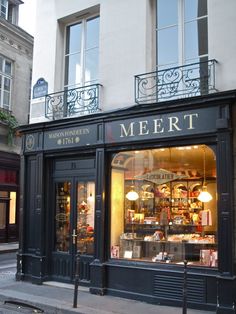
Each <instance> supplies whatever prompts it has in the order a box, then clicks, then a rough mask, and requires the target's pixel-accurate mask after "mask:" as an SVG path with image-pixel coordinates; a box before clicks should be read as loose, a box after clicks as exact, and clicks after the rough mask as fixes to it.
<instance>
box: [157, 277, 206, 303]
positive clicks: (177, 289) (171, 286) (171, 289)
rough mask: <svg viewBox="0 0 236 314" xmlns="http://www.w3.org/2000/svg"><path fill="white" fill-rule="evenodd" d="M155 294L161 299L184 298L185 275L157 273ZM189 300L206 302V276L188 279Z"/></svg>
mask: <svg viewBox="0 0 236 314" xmlns="http://www.w3.org/2000/svg"><path fill="white" fill-rule="evenodd" d="M153 294H154V296H155V297H157V298H160V299H170V300H180V301H181V300H182V299H183V277H181V276H170V275H168V276H167V275H155V276H154V282H153ZM187 300H188V302H194V303H205V302H206V281H205V279H204V278H196V277H190V278H188V279H187Z"/></svg>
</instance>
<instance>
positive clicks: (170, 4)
mask: <svg viewBox="0 0 236 314" xmlns="http://www.w3.org/2000/svg"><path fill="white" fill-rule="evenodd" d="M157 23H158V24H157V25H158V28H160V27H164V26H168V25H173V24H177V23H178V0H158V2H157Z"/></svg>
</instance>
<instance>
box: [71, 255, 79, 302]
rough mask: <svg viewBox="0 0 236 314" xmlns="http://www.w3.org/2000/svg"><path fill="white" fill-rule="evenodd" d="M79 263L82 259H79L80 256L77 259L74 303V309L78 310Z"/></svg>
mask: <svg viewBox="0 0 236 314" xmlns="http://www.w3.org/2000/svg"><path fill="white" fill-rule="evenodd" d="M79 261H80V257H79V255H77V258H76V267H75V287H74V302H73V307H74V308H77V299H78V287H79Z"/></svg>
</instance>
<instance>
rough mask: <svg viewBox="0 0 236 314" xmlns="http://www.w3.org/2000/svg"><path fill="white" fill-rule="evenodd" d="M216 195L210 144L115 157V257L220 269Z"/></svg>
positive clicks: (112, 227) (112, 204)
mask: <svg viewBox="0 0 236 314" xmlns="http://www.w3.org/2000/svg"><path fill="white" fill-rule="evenodd" d="M216 193H217V187H216V156H215V153H214V151H213V149H211V148H210V147H208V146H206V145H192V146H181V147H171V148H160V149H148V150H141V151H125V152H120V153H118V154H116V155H114V156H113V159H112V172H111V240H110V242H111V253H110V254H111V255H110V256H111V258H119V259H128V260H136V261H146V262H152V263H160V264H163V263H173V264H181V263H183V261H184V260H187V261H188V263H189V264H191V265H194V266H204V267H217V266H218V244H217V196H216Z"/></svg>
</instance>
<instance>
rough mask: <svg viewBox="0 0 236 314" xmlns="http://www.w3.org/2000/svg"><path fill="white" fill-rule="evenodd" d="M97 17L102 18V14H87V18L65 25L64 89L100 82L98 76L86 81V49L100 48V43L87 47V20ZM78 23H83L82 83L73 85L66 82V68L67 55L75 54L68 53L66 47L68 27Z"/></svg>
mask: <svg viewBox="0 0 236 314" xmlns="http://www.w3.org/2000/svg"><path fill="white" fill-rule="evenodd" d="M95 18H99V19H100V15H99V14H94V15H91V16H87V17H86V18H83V19H81V20H78V21H77V22H76V23H71V24H67V25H66V27H65V35H66V36H65V48H64V51H65V52H64V89H70V88H76V87H83V86H88V85H92V84H96V83H98V77H97V78H96V79H94V80H91V81H89V83H86V82H85V56H86V51H87V50H90V49H97V48H99V45H98V46H94V47H92V48H89V49H86V42H85V41H86V32H87V21H90V20H92V19H95ZM76 24H81V29H82V32H81V53H80V54H81V56H80V64H81V71H80V74H81V83H80V84H73V85H70V84H67V83H66V81H65V80H66V73H67V68H66V57H68V56H70V55H72V54H74V53H75V52H74V53H72V54H70V53H68V54H67V53H66V48H67V28H68V27H70V26H72V25H76Z"/></svg>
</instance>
